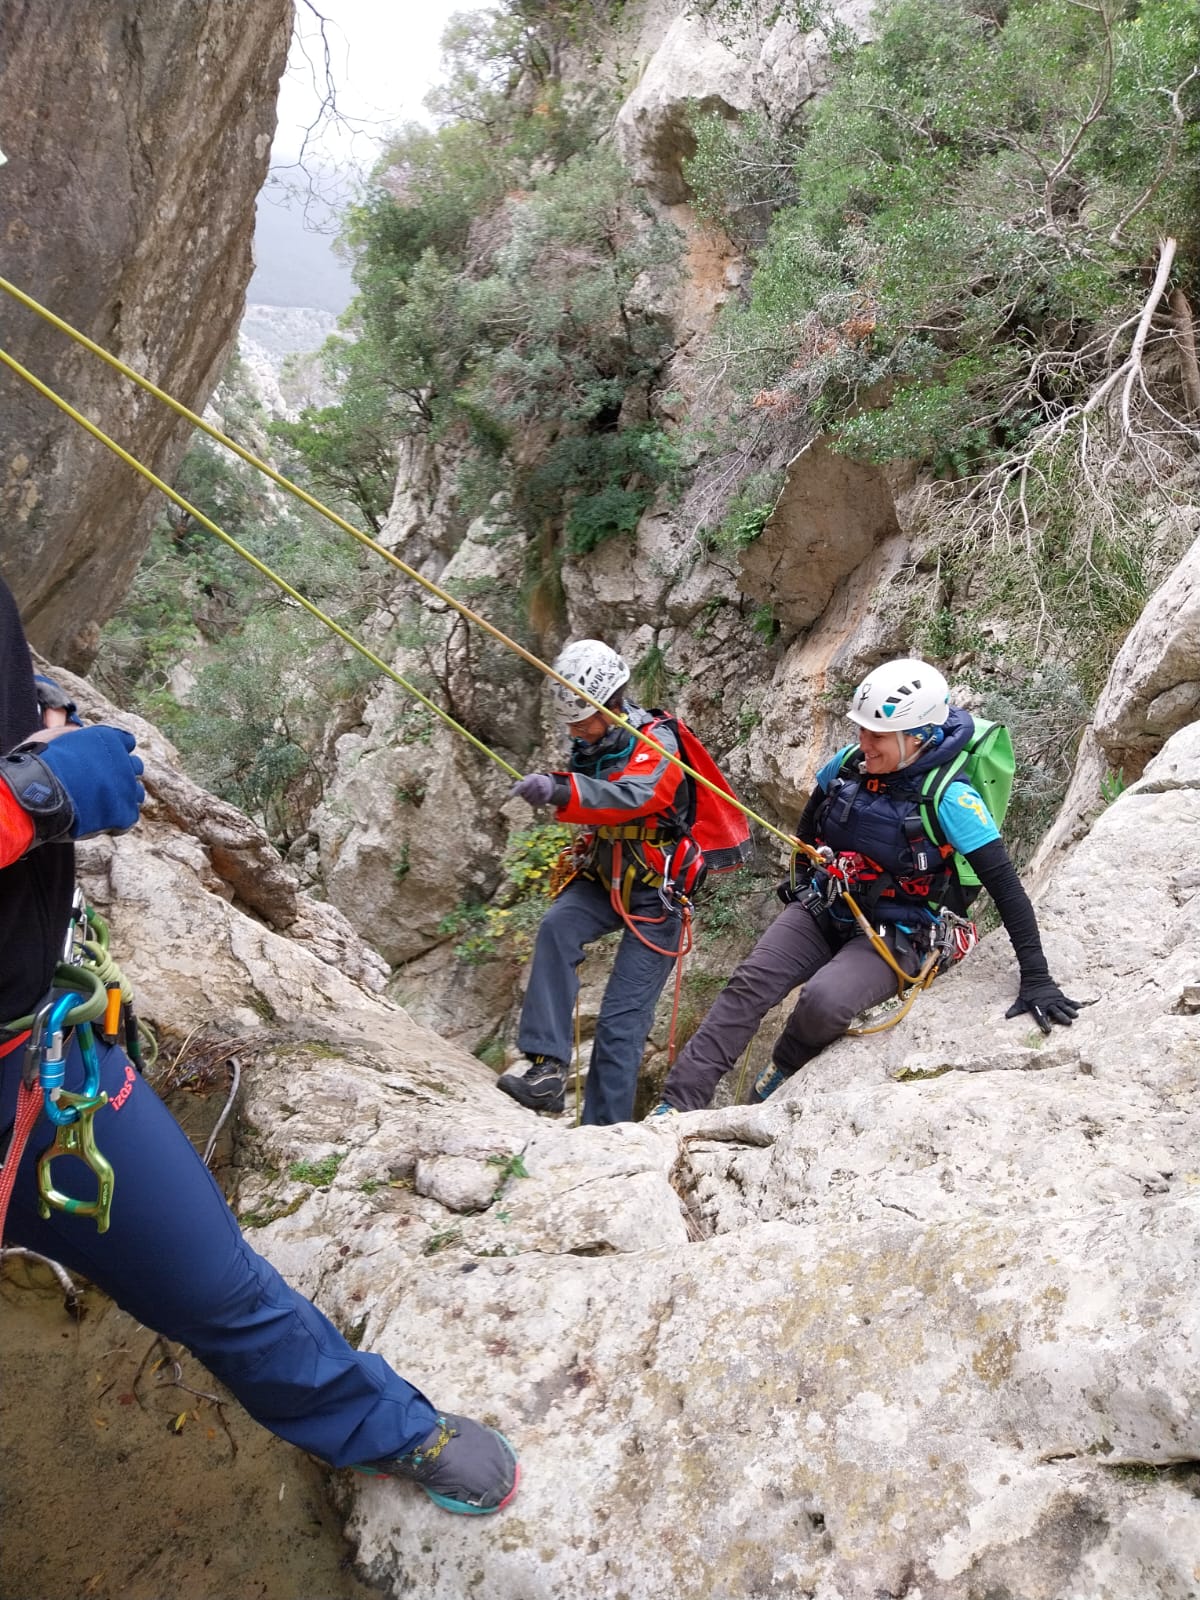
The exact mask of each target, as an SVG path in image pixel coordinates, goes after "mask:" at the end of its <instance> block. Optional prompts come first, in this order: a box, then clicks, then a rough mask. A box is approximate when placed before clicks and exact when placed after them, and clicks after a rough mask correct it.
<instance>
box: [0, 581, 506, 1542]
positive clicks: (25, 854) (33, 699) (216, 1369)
mask: <svg viewBox="0 0 1200 1600" xmlns="http://www.w3.org/2000/svg"><path fill="white" fill-rule="evenodd" d="M73 710H74V708H73V707H70V706H68V705H66V704H65V699H64V697H63V696H62V695H61V692H55V691H54V688H53V686H52V685H48V684H46V683H45V682H44V680H43V681H42V683H41V686H40V692H39V688H38V686H36V685H35V680H34V674H33V670H32V666H31V662H30V656H29V650H28V647H27V645H26V643H25V638H24V634H23V632H22V629H21V623H20V618H19V616H18V613H17V608H16V604H15V602H14V600H13V597H12V595H11V593H10V591H9V590H8V588H7V586H6V585H5V584H4V582H3V580H0V750H2V751H4V752H5V753H4V754H3V756H0V1019H3V1018H22V1017H25V1016H26V1015H27V1014H28V1013H30V1012H32V1011H34V1010H35V1009H37V1008H38V1007H39V1006H40V1005H41V1004H42V1003H43V1001H44V1000H45V999H46V997H47V996H48V994H49V993H50V990H51V985H52V983H53V981H54V974H55V967H56V963H57V960H58V957H59V955H60V952H61V951H62V950H63V947H64V939H65V936H66V934H67V931H68V928H69V926H70V923H71V918H72V902H73V897H74V885H75V851H74V841H75V840H76V839H82V838H87V837H90V836H91V835H94V834H98V833H121V832H124V831H126V830H127V829H129V828H131V827H132V826H133V825H134V823H135V822H136V821H137V819H138V812H139V810H140V807H141V805H142V802H143V800H144V799H145V791H144V790H143V788H142V785H141V782H140V781H139V780H140V774H141V772H142V763H141V761H140V760H139V759H138V757H137V756H136V755H135V754H134V753H133V752H134V739H133V736H132V735H131V734H129V733H126V732H124V731H122V730H120V729H118V728H111V727H103V726H93V727H82V726H78V724H77V725H76V726H74V727H72V726H70V725H69V723H70V720H71V719H72V715H73ZM75 720H76V723H77V719H75ZM26 1036H27V1035H26V1032H25V1031H23V1030H20V1029H13V1028H7V1027H4V1026H3V1025H0V1058H2V1059H0V1154H3V1156H4V1158H5V1162H6V1166H7V1161H8V1155H9V1148H10V1145H11V1142H12V1129H13V1124H14V1117H15V1114H16V1107H17V1102H18V1092H19V1090H20V1087H21V1081H22V1064H23V1061H24V1059H25V1049H24V1044H25V1039H26ZM96 1044H97V1047H98V1054H99V1068H100V1087H101V1088H102V1089H103V1090H106V1091H107V1094H108V1101H107V1104H105V1105H102V1106H100V1107H99V1109H98V1110H96V1112H95V1114H94V1116H95V1120H94V1133H95V1142H96V1145H97V1147H98V1149H99V1151H100V1153H101V1155H102V1156H103V1157H104V1158H106V1160H107V1161H108V1162H109V1163H110V1164H111V1166H112V1168H113V1192H112V1204H111V1215H110V1219H109V1226H108V1227H107V1229H106V1230H105V1231H104V1232H100V1231H99V1230H98V1228H97V1221H96V1219H94V1218H93V1217H91V1216H87V1215H77V1214H73V1213H70V1212H67V1211H63V1210H59V1209H49V1212H48V1215H47V1216H44V1217H43V1216H42V1215H41V1214H40V1208H39V1197H38V1177H37V1163H38V1158H39V1156H40V1154H41V1153H42V1152H43V1151H44V1150H45V1149H47V1148H48V1147H49V1146H50V1144H51V1143H52V1142H53V1134H54V1130H53V1128H52V1127H51V1126H50V1124H49V1122H48V1121H47V1120H46V1117H45V1112H44V1110H43V1111H42V1113H41V1116H40V1118H39V1120H38V1121H37V1122H36V1123H34V1124H33V1128H32V1132H31V1134H30V1136H29V1142H28V1144H27V1145H26V1147H25V1150H24V1153H23V1154H22V1155H21V1157H20V1160H19V1165H18V1167H17V1169H16V1173H15V1186H14V1188H13V1192H12V1198H11V1203H10V1209H9V1212H8V1220H7V1229H6V1235H5V1242H8V1243H12V1244H17V1245H21V1246H24V1247H25V1248H26V1249H29V1250H33V1251H36V1252H38V1253H39V1254H40V1255H43V1256H47V1257H49V1258H51V1259H52V1260H55V1261H58V1262H61V1263H62V1264H63V1265H64V1266H66V1267H68V1268H70V1269H71V1270H72V1271H74V1272H77V1273H80V1274H82V1275H83V1276H84V1277H86V1278H89V1279H91V1281H92V1282H93V1283H95V1284H97V1285H99V1287H100V1288H101V1289H103V1290H104V1291H105V1292H106V1293H107V1294H109V1295H110V1296H111V1297H112V1298H113V1299H114V1300H115V1301H116V1302H117V1304H118V1305H120V1306H121V1307H123V1308H124V1310H126V1311H127V1312H128V1313H129V1314H130V1315H131V1316H133V1317H136V1318H137V1319H138V1320H139V1321H140V1322H144V1323H145V1324H146V1325H147V1326H148V1327H150V1328H153V1329H155V1330H157V1331H158V1332H159V1333H160V1334H162V1335H164V1336H165V1337H166V1338H168V1339H172V1340H178V1341H179V1342H180V1343H182V1344H185V1345H187V1347H188V1348H189V1349H190V1350H191V1351H192V1352H193V1353H194V1354H195V1355H196V1356H197V1357H198V1358H199V1360H201V1361H202V1362H203V1363H204V1364H205V1366H206V1367H208V1368H209V1370H210V1371H211V1372H213V1373H214V1374H215V1375H216V1376H217V1377H218V1378H219V1379H220V1380H221V1381H222V1382H223V1383H224V1384H226V1385H227V1387H228V1388H229V1389H230V1390H232V1392H233V1393H234V1395H235V1396H236V1397H237V1398H238V1400H239V1401H240V1402H241V1403H242V1405H243V1406H244V1407H245V1408H246V1410H247V1411H248V1412H249V1413H250V1415H251V1416H252V1417H254V1418H255V1419H256V1420H257V1421H258V1422H261V1423H262V1424H263V1425H264V1426H265V1427H267V1428H269V1429H271V1431H272V1432H273V1433H276V1434H278V1435H279V1436H280V1437H281V1438H283V1439H287V1440H288V1441H290V1442H291V1443H292V1444H295V1445H299V1446H300V1447H301V1448H302V1449H304V1450H308V1451H311V1452H312V1454H314V1455H316V1456H320V1457H321V1458H322V1459H324V1460H325V1461H327V1462H329V1463H330V1464H331V1465H333V1466H335V1467H353V1468H355V1469H356V1470H357V1471H360V1472H364V1473H370V1474H375V1475H381V1476H384V1477H397V1478H409V1479H412V1480H413V1481H414V1482H416V1483H419V1484H420V1485H421V1487H422V1488H423V1489H424V1490H425V1492H426V1493H427V1494H428V1495H429V1496H430V1498H431V1499H433V1500H434V1501H435V1502H436V1503H437V1504H438V1505H439V1506H442V1507H444V1508H445V1509H446V1510H448V1511H456V1512H462V1513H466V1514H469V1515H483V1514H486V1513H488V1512H493V1511H499V1510H500V1509H501V1508H502V1507H503V1506H505V1505H507V1504H508V1503H509V1501H510V1500H511V1499H512V1498H513V1495H514V1494H515V1493H516V1486H517V1479H518V1467H517V1463H516V1457H515V1454H514V1452H513V1450H512V1447H511V1446H510V1445H509V1443H508V1441H507V1440H506V1439H504V1437H503V1436H502V1435H501V1434H499V1433H497V1432H496V1431H495V1430H494V1429H491V1428H486V1427H483V1426H481V1425H480V1424H479V1423H477V1422H474V1421H472V1420H471V1419H470V1418H468V1417H460V1416H454V1415H451V1414H450V1413H447V1412H440V1411H439V1410H438V1409H437V1408H436V1407H435V1406H434V1405H433V1404H432V1402H431V1401H429V1400H428V1399H427V1398H426V1397H425V1395H423V1394H422V1393H421V1392H420V1390H418V1389H416V1388H414V1387H413V1385H412V1384H411V1383H408V1382H406V1381H405V1379H403V1378H401V1377H400V1376H398V1374H396V1373H395V1372H393V1371H392V1369H391V1368H390V1367H389V1366H388V1365H387V1363H386V1362H385V1361H384V1360H383V1359H382V1357H380V1356H378V1355H373V1354H370V1353H368V1352H365V1351H358V1350H355V1349H353V1348H352V1347H351V1346H350V1345H349V1344H348V1343H347V1342H346V1340H345V1339H343V1338H342V1336H341V1334H340V1333H339V1332H338V1331H337V1329H336V1328H335V1327H334V1326H333V1324H332V1323H331V1322H330V1321H329V1320H328V1318H326V1317H325V1316H324V1315H323V1314H322V1313H321V1312H320V1311H318V1310H317V1308H316V1307H315V1306H314V1305H313V1304H312V1303H311V1301H309V1300H306V1299H305V1298H304V1296H303V1295H301V1294H298V1293H297V1292H296V1290H294V1289H293V1288H291V1287H290V1285H289V1284H287V1283H286V1282H285V1281H284V1279H283V1278H281V1277H280V1275H279V1273H278V1272H276V1271H275V1269H274V1267H272V1266H271V1265H270V1264H269V1263H268V1262H267V1261H265V1260H264V1259H263V1257H262V1256H260V1255H258V1254H256V1253H255V1252H254V1251H253V1250H251V1249H250V1247H249V1245H247V1243H246V1241H245V1240H244V1239H243V1237H242V1234H241V1230H240V1229H239V1227H238V1225H237V1221H236V1219H235V1218H234V1216H233V1213H232V1212H231V1211H230V1209H229V1207H228V1205H227V1204H226V1202H225V1199H224V1196H223V1195H222V1194H221V1191H220V1189H219V1188H218V1187H217V1185H216V1183H215V1181H214V1180H213V1178H212V1177H211V1175H210V1174H209V1172H208V1169H207V1168H206V1167H205V1165H204V1163H203V1162H202V1161H201V1159H200V1157H199V1156H198V1155H197V1154H196V1152H195V1150H194V1149H193V1148H192V1145H191V1143H190V1141H189V1140H188V1139H187V1137H186V1135H185V1134H184V1132H183V1130H182V1129H181V1128H180V1127H179V1124H178V1123H177V1122H176V1121H175V1119H174V1118H173V1117H172V1116H171V1114H170V1112H169V1111H168V1110H167V1109H166V1107H165V1106H164V1105H163V1103H162V1101H161V1100H160V1099H159V1098H158V1096H157V1095H156V1094H155V1093H154V1091H153V1089H151V1088H150V1087H149V1085H148V1084H147V1083H146V1082H145V1081H144V1080H143V1079H142V1078H141V1077H140V1075H139V1074H138V1073H137V1071H136V1070H135V1068H134V1067H133V1066H132V1065H131V1063H130V1061H129V1058H128V1056H127V1055H126V1054H125V1052H124V1050H122V1049H121V1048H120V1046H119V1045H117V1044H115V1043H113V1044H105V1043H103V1042H102V1040H101V1039H100V1037H99V1035H97V1039H96ZM83 1081H84V1066H83V1062H82V1058H81V1051H80V1046H79V1039H78V1036H77V1035H73V1036H72V1037H71V1040H70V1047H69V1051H68V1055H67V1061H66V1079H65V1087H66V1089H68V1090H70V1091H73V1092H74V1091H78V1090H79V1088H80V1087H81V1085H82V1084H83ZM60 1169H69V1175H66V1176H59V1170H60ZM54 1171H55V1183H56V1185H58V1186H59V1187H60V1189H61V1190H64V1191H65V1192H66V1193H67V1194H68V1195H69V1196H70V1197H72V1198H74V1199H76V1200H80V1201H85V1202H86V1201H89V1200H91V1199H93V1198H94V1196H95V1193H96V1179H95V1177H94V1175H93V1173H92V1172H90V1171H88V1170H87V1169H86V1168H85V1167H84V1165H83V1163H82V1162H80V1161H74V1160H72V1161H62V1160H59V1161H57V1162H56V1163H55V1168H54ZM4 1176H5V1177H6V1178H8V1179H9V1180H12V1178H13V1176H14V1175H13V1174H12V1173H11V1172H8V1171H7V1170H6V1171H5V1174H4Z"/></svg>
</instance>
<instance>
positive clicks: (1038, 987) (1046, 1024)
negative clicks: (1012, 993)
mask: <svg viewBox="0 0 1200 1600" xmlns="http://www.w3.org/2000/svg"><path fill="white" fill-rule="evenodd" d="M1079 1006H1080V1002H1079V1001H1078V1000H1068V999H1067V997H1066V995H1065V994H1064V993H1063V992H1062V990H1061V989H1060V988H1059V987H1058V985H1057V984H1056V983H1055V981H1054V979H1053V978H1051V977H1049V976H1047V977H1045V978H1022V979H1021V986H1020V988H1019V989H1018V990H1017V998H1016V1000H1015V1001H1014V1003H1013V1004H1012V1005H1011V1006H1009V1008H1008V1010H1007V1011H1006V1012H1005V1013H1004V1015H1005V1017H1006V1018H1007V1017H1019V1016H1022V1015H1024V1013H1025V1012H1028V1013H1029V1015H1030V1016H1031V1017H1032V1018H1033V1020H1034V1021H1035V1022H1036V1023H1037V1025H1038V1027H1039V1028H1040V1029H1041V1030H1042V1032H1043V1033H1049V1032H1050V1024H1051V1023H1052V1022H1057V1023H1059V1024H1060V1025H1061V1026H1062V1027H1064V1028H1069V1027H1070V1026H1071V1024H1072V1023H1073V1022H1074V1021H1075V1018H1076V1017H1077V1016H1078V1015H1079Z"/></svg>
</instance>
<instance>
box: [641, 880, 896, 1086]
mask: <svg viewBox="0 0 1200 1600" xmlns="http://www.w3.org/2000/svg"><path fill="white" fill-rule="evenodd" d="M898 959H900V961H901V965H903V966H906V967H908V966H910V965H911V962H910V961H909V960H905V959H904V958H902V957H898ZM912 970H915V968H913V969H912ZM798 984H803V985H804V987H803V988H802V989H801V991H800V994H799V996H798V998H797V1000H796V1004H795V1006H794V1007H793V1009H792V1014H791V1016H790V1017H789V1018H788V1019H787V1022H786V1023H785V1024H784V1029H783V1032H782V1033H781V1034H780V1035H779V1038H778V1039H777V1040H776V1041H775V1048H774V1049H773V1050H772V1052H771V1059H772V1060H773V1061H774V1063H775V1065H776V1066H777V1067H781V1068H782V1069H783V1070H784V1071H785V1072H795V1071H796V1069H797V1068H798V1067H802V1066H804V1064H805V1062H807V1061H811V1060H812V1058H813V1056H815V1055H816V1054H817V1052H818V1051H820V1050H823V1049H824V1048H825V1046H826V1045H827V1044H831V1043H832V1042H833V1040H834V1039H839V1038H841V1036H842V1034H844V1033H845V1031H846V1029H847V1028H848V1027H849V1026H850V1023H851V1022H852V1020H853V1019H854V1017H855V1016H856V1015H857V1014H858V1013H859V1012H860V1011H862V1010H863V1009H864V1008H865V1007H867V1006H873V1005H878V1003H879V1002H880V1001H881V1000H886V999H887V998H888V996H889V995H892V994H895V992H896V975H895V973H894V972H893V971H892V969H891V968H890V967H889V966H888V964H887V962H886V961H884V960H883V958H882V957H881V956H879V955H877V954H876V953H875V951H874V950H873V949H872V948H871V945H870V944H869V943H868V942H867V940H866V938H865V937H864V936H863V935H862V934H859V933H856V934H855V935H854V936H853V937H852V938H851V939H849V940H848V941H847V942H846V943H844V944H842V943H839V942H837V940H836V938H835V939H832V940H831V939H828V938H826V936H825V934H824V933H823V932H822V931H821V927H820V925H819V924H818V922H817V920H816V918H815V917H814V916H813V915H812V913H811V912H810V911H808V910H806V908H805V907H804V906H802V905H798V904H796V903H795V902H793V903H792V904H791V905H787V906H784V908H783V910H782V911H781V912H780V913H779V915H778V916H777V917H776V918H775V921H774V922H773V923H772V924H771V926H770V927H769V928H768V929H767V931H766V933H764V934H763V936H762V938H761V939H760V940H759V941H758V943H757V944H756V945H755V947H754V949H753V950H752V951H751V952H750V954H749V955H748V956H747V957H746V959H745V961H743V962H742V964H741V966H739V967H738V968H737V969H736V971H735V972H734V974H733V976H732V977H731V978H730V980H729V982H728V983H727V984H726V986H725V988H724V989H722V990H721V993H720V994H719V995H718V996H717V998H716V1000H714V1002H713V1004H712V1006H711V1008H710V1009H709V1012H708V1015H707V1016H706V1017H705V1019H704V1021H703V1022H702V1023H701V1024H700V1027H699V1029H698V1030H697V1032H696V1033H694V1034H693V1035H692V1037H691V1038H690V1039H689V1040H688V1042H687V1044H686V1045H685V1046H684V1047H683V1049H682V1050H681V1051H680V1053H679V1057H678V1059H677V1060H676V1062H675V1065H674V1066H673V1067H672V1068H671V1071H670V1073H669V1075H668V1077H667V1081H666V1085H665V1087H664V1090H663V1098H664V1099H665V1100H666V1101H667V1103H668V1104H669V1105H673V1106H675V1107H676V1109H677V1110H679V1111H699V1110H700V1109H701V1108H702V1107H704V1106H706V1105H708V1104H709V1103H710V1101H711V1100H712V1097H713V1094H714V1092H715V1090H716V1087H717V1084H718V1083H719V1082H720V1080H721V1078H722V1077H724V1075H725V1073H727V1072H729V1071H730V1070H731V1069H732V1068H733V1067H735V1066H736V1065H737V1063H738V1061H739V1060H740V1058H741V1055H742V1052H743V1051H744V1050H745V1048H746V1046H747V1045H748V1044H749V1043H750V1041H751V1039H752V1038H753V1037H754V1035H755V1034H756V1033H757V1032H758V1029H759V1027H760V1025H761V1023H762V1019H763V1018H764V1017H765V1016H766V1014H767V1012H768V1011H769V1010H770V1009H771V1007H772V1006H776V1005H778V1004H779V1002H780V1001H781V1000H782V999H783V998H784V997H785V996H786V995H789V994H790V993H791V992H792V990H793V989H794V988H796V986H797V985H798Z"/></svg>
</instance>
